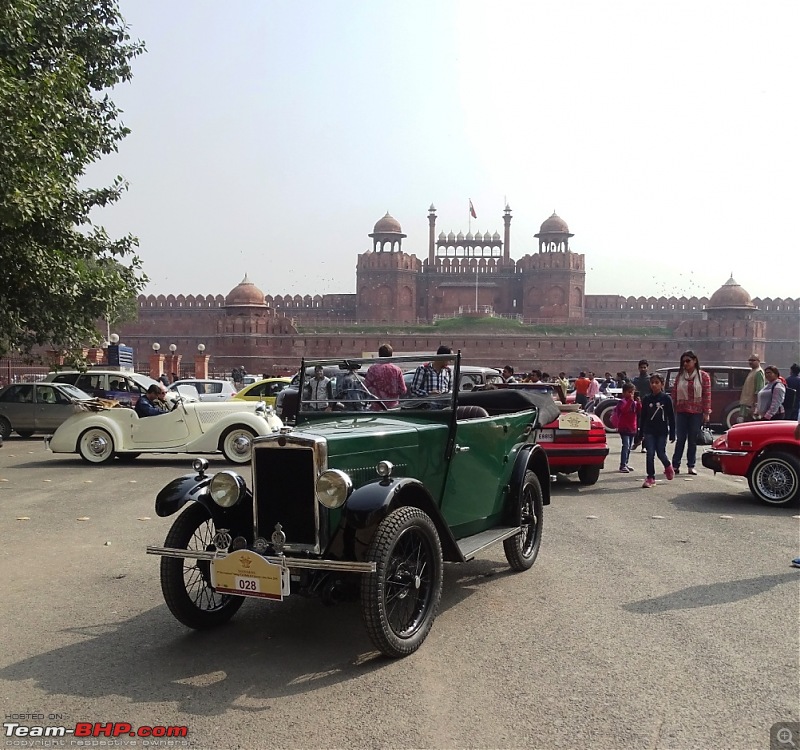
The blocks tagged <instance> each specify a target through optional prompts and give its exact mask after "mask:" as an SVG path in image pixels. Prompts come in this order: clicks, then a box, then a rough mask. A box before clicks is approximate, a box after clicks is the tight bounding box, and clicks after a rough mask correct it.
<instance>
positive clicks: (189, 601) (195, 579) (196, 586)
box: [161, 503, 244, 630]
mask: <svg viewBox="0 0 800 750" xmlns="http://www.w3.org/2000/svg"><path fill="white" fill-rule="evenodd" d="M214 534H216V528H215V527H214V522H213V521H212V520H211V516H210V515H209V512H208V510H206V508H205V507H204V506H202V505H200V504H199V503H192V504H191V505H189V507H187V508H186V510H185V511H183V513H181V514H180V515H179V516H178V517H177V518H176V519H175V523H173V524H172V528H171V529H170V530H169V533H168V534H167V538H166V540H165V541H164V546H165V547H172V548H173V549H185V550H204V551H209V550H213V549H215V547H214V545H213V539H214ZM161 591H162V593H163V594H164V601H165V602H166V604H167V607H169V611H170V612H172V614H173V615H174V616H175V619H176V620H178V621H179V622H182V623H183V624H184V625H186V626H187V627H189V628H194V629H195V630H205V629H206V628H213V627H216V626H217V625H222V624H223V623H226V622H227V621H228V620H230V619H231V617H233V616H234V615H235V614H236V612H237V611H238V610H239V607H241V606H242V604H243V603H244V598H243V597H241V596H230V595H229V594H218V593H217V592H216V591H214V589H213V588H211V563H210V562H209V561H208V560H193V559H190V558H188V557H187V558H183V559H182V558H177V557H162V558H161Z"/></svg>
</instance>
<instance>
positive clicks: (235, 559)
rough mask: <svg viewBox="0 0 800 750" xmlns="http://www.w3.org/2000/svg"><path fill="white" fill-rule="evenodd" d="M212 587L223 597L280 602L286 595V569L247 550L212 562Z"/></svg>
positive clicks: (287, 575) (287, 589)
mask: <svg viewBox="0 0 800 750" xmlns="http://www.w3.org/2000/svg"><path fill="white" fill-rule="evenodd" d="M211 585H212V586H213V587H214V590H215V591H218V592H220V593H222V594H236V595H237V596H254V597H257V598H259V599H276V600H278V601H281V600H282V599H283V597H284V596H286V595H288V593H289V569H288V568H286V567H283V566H281V565H274V564H273V563H271V562H268V561H267V560H265V559H264V558H263V557H261V555H258V554H256V553H255V552H251V551H250V550H238V551H236V552H231V553H230V554H229V555H228V556H227V557H223V558H222V559H220V560H212V561H211Z"/></svg>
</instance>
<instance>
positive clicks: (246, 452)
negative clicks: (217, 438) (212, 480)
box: [221, 427, 255, 464]
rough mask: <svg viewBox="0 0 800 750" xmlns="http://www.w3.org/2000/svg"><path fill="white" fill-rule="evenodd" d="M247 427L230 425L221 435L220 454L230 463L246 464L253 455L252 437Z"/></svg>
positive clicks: (251, 432)
mask: <svg viewBox="0 0 800 750" xmlns="http://www.w3.org/2000/svg"><path fill="white" fill-rule="evenodd" d="M254 437H255V434H254V433H253V431H252V430H251V429H250V428H249V427H231V429H230V430H228V431H227V432H226V433H225V434H224V435H223V436H222V446H221V448H222V455H224V456H225V458H226V459H227V460H228V461H229V462H230V463H232V464H246V463H248V462H249V461H250V459H251V458H252V457H253V438H254Z"/></svg>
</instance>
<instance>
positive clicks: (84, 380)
mask: <svg viewBox="0 0 800 750" xmlns="http://www.w3.org/2000/svg"><path fill="white" fill-rule="evenodd" d="M75 385H76V387H78V388H80V389H81V390H82V391H83V392H84V393H88V394H89V395H90V396H94V397H96V398H108V396H107V395H106V391H107V389H108V380H107V378H106V377H105V376H104V375H102V374H101V373H99V372H85V373H83V374H81V375H79V376H78V379H77V380H76V381H75Z"/></svg>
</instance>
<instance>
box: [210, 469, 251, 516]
mask: <svg viewBox="0 0 800 750" xmlns="http://www.w3.org/2000/svg"><path fill="white" fill-rule="evenodd" d="M245 488H246V485H245V483H244V479H242V478H241V477H240V476H239V475H238V474H234V473H233V472H232V471H221V472H219V474H214V476H213V477H212V478H211V483H210V484H209V486H208V490H209V492H210V493H211V499H212V500H213V501H214V502H215V503H216V504H217V505H219V506H220V508H232V507H233V506H234V505H236V503H238V502H239V500H241V499H242V498H243V497H244V493H245Z"/></svg>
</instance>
